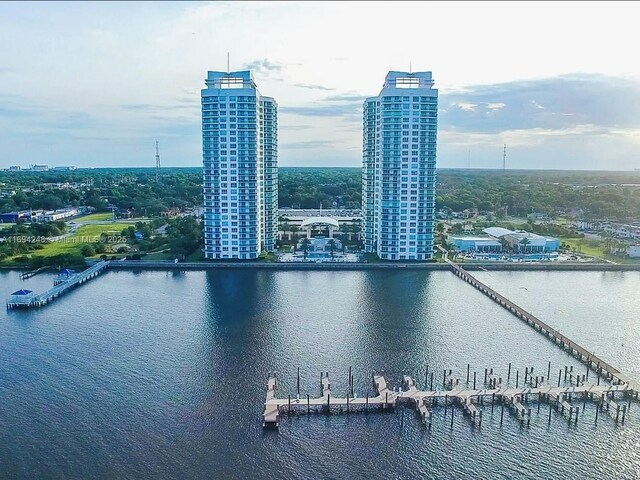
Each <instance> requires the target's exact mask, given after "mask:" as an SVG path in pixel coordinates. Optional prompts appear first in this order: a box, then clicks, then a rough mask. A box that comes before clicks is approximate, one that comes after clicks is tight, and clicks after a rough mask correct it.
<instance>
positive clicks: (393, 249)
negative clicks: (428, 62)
mask: <svg viewBox="0 0 640 480" xmlns="http://www.w3.org/2000/svg"><path fill="white" fill-rule="evenodd" d="M437 114H438V90H436V89H434V88H433V80H432V78H431V72H415V73H408V72H389V73H388V74H387V77H386V78H385V82H384V86H383V88H382V91H381V92H380V95H378V96H377V97H371V98H367V99H366V100H365V102H364V116H363V142H362V160H363V171H362V210H363V212H362V213H363V217H364V225H363V234H364V242H365V250H366V251H367V252H375V253H377V254H378V256H379V257H380V258H382V259H385V260H428V259H430V258H432V256H433V226H434V201H435V200H434V199H435V170H436V135H437Z"/></svg>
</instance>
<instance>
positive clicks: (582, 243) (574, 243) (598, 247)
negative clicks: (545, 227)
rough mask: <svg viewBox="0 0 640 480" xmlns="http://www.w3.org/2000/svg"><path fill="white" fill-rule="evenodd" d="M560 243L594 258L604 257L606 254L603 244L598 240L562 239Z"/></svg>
mask: <svg viewBox="0 0 640 480" xmlns="http://www.w3.org/2000/svg"><path fill="white" fill-rule="evenodd" d="M560 243H566V244H567V245H569V246H570V247H571V248H572V249H574V248H575V250H576V252H578V253H584V254H585V255H589V256H592V257H604V256H605V253H604V251H603V250H602V247H603V243H602V242H599V241H597V240H585V239H583V238H567V237H561V238H560Z"/></svg>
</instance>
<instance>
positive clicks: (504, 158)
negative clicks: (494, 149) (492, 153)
mask: <svg viewBox="0 0 640 480" xmlns="http://www.w3.org/2000/svg"><path fill="white" fill-rule="evenodd" d="M506 170H507V144H506V143H505V144H504V148H503V149H502V171H503V172H505V171H506Z"/></svg>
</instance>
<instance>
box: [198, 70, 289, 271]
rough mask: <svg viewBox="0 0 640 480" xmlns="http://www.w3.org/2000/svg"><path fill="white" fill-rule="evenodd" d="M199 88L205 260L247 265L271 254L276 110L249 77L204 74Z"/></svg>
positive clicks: (244, 73)
mask: <svg viewBox="0 0 640 480" xmlns="http://www.w3.org/2000/svg"><path fill="white" fill-rule="evenodd" d="M205 84H206V86H207V88H205V89H203V90H202V92H201V102H202V158H203V163H204V179H203V180H204V182H203V185H204V244H205V257H206V258H210V259H224V258H238V259H253V258H256V257H258V255H260V253H261V252H262V251H272V250H273V249H274V248H275V241H276V235H277V207H278V125H277V104H276V102H275V100H273V99H272V98H269V97H262V96H261V95H260V93H259V92H258V90H257V88H256V85H255V82H254V81H253V78H252V76H251V73H250V72H249V71H241V72H229V73H227V72H208V75H207V79H206V81H205Z"/></svg>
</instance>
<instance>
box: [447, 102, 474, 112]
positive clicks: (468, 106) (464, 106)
mask: <svg viewBox="0 0 640 480" xmlns="http://www.w3.org/2000/svg"><path fill="white" fill-rule="evenodd" d="M451 105H452V106H454V107H458V108H459V109H460V110H462V111H465V112H475V111H476V107H477V106H478V104H476V103H470V102H460V103H452V104H451Z"/></svg>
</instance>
